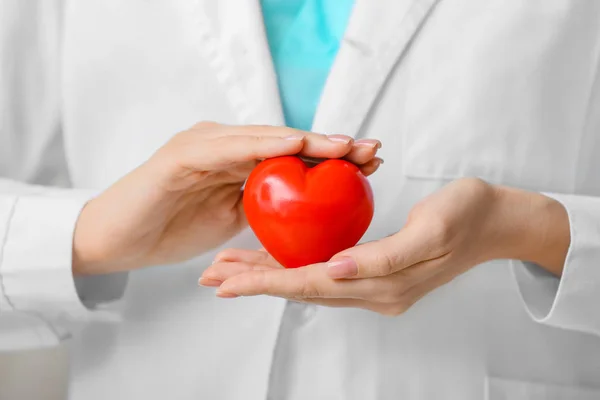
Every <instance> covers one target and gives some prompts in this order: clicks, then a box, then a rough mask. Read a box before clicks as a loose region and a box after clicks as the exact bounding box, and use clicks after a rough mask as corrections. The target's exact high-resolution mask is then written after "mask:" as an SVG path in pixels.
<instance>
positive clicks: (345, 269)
mask: <svg viewBox="0 0 600 400" xmlns="http://www.w3.org/2000/svg"><path fill="white" fill-rule="evenodd" d="M327 274H328V275H329V277H330V278H333V279H341V278H350V277H352V276H355V275H356V274H358V265H356V261H354V260H353V259H352V258H350V257H344V258H338V259H337V260H334V261H330V262H328V263H327Z"/></svg>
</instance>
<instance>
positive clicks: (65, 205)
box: [0, 179, 127, 349]
mask: <svg viewBox="0 0 600 400" xmlns="http://www.w3.org/2000/svg"><path fill="white" fill-rule="evenodd" d="M93 195H94V194H93V193H92V192H90V191H86V190H73V189H59V188H50V187H43V186H36V185H26V184H22V183H18V182H14V181H11V180H7V179H0V349H25V348H35V347H44V346H52V345H56V344H57V343H59V342H60V341H61V340H63V339H65V338H67V337H69V336H70V335H71V334H72V333H73V332H74V331H75V330H77V329H78V328H80V327H81V326H83V324H84V323H85V322H88V321H91V320H103V321H108V322H110V321H118V312H117V311H116V310H110V308H109V309H103V305H105V304H108V303H110V302H111V301H112V300H117V299H119V298H120V297H121V296H122V294H123V291H124V288H125V283H126V281H127V275H123V274H115V275H106V276H98V277H89V278H88V277H86V278H80V279H75V278H74V277H73V273H72V268H71V261H72V249H73V246H72V243H73V233H74V229H75V225H76V222H77V219H78V217H79V213H80V212H81V210H82V209H83V207H84V206H85V204H86V203H87V202H88V201H89V200H90V198H92V197H93Z"/></svg>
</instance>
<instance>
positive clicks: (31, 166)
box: [0, 0, 600, 400]
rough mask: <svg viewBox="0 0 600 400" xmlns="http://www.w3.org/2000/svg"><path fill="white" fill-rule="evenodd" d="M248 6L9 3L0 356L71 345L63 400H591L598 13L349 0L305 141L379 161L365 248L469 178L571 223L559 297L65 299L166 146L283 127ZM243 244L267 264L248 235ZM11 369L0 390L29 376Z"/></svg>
mask: <svg viewBox="0 0 600 400" xmlns="http://www.w3.org/2000/svg"><path fill="white" fill-rule="evenodd" d="M257 4H258V2H250V1H241V0H220V1H218V2H217V1H213V0H195V1H194V0H184V1H178V2H143V1H137V0H136V1H128V2H106V1H101V0H88V1H85V2H76V1H73V2H68V4H67V5H66V6H65V5H64V4H63V3H62V2H60V1H59V0H38V1H28V2H19V1H10V0H5V1H3V2H2V3H0V88H1V89H0V176H2V177H3V178H4V179H3V180H1V181H0V239H1V242H2V243H3V246H2V250H1V254H2V256H1V258H0V278H1V280H2V286H1V287H2V296H0V348H2V349H11V350H13V351H19V350H22V349H27V348H39V347H42V346H48V345H52V344H53V343H56V342H58V341H59V340H61V339H63V340H64V341H65V343H66V345H68V347H69V349H70V375H71V376H70V379H71V384H70V386H71V389H70V399H71V400H96V399H98V400H100V399H106V398H110V399H114V400H121V399H130V398H144V399H149V400H153V399H164V398H173V399H181V400H188V399H189V400H192V399H199V398H208V399H227V400H236V399H244V400H265V399H267V398H270V399H272V400H296V399H328V400H329V399H334V400H335V399H344V400H353V399H360V400H371V399H377V400H381V399H383V400H385V399H396V398H402V399H438V398H451V399H455V398H456V399H464V400H479V399H482V398H486V396H487V397H488V398H490V399H502V398H511V399H512V398H519V397H518V396H521V397H520V398H536V397H535V396H537V398H552V399H554V398H569V399H577V398H582V399H587V398H595V397H594V396H596V394H597V392H598V390H600V337H599V336H600V313H599V312H598V297H599V296H600V295H599V293H600V274H599V273H598V270H599V267H600V266H599V265H598V264H599V263H600V233H599V230H600V228H599V227H600V200H599V196H600V180H599V179H598V172H597V171H600V157H598V155H599V154H600V134H599V133H598V132H600V82H598V80H597V74H598V61H599V56H600V35H599V34H598V33H599V27H600V2H593V1H586V0H546V1H544V2H543V4H541V3H539V2H522V1H516V0H512V1H506V0H488V1H485V2H474V1H469V0H443V1H435V0H380V1H371V0H357V4H356V7H355V9H354V14H353V16H352V18H351V21H350V25H349V27H348V32H347V35H346V38H345V39H344V42H343V44H342V47H341V49H340V52H339V55H338V58H337V60H336V63H335V65H334V68H333V70H332V72H331V76H330V78H329V80H328V82H327V84H326V87H325V91H324V94H323V97H322V99H321V104H320V105H319V108H318V110H317V114H316V117H315V123H314V127H313V128H314V130H315V131H318V132H324V133H346V134H350V135H352V136H354V137H356V138H369V137H370V138H379V139H381V140H382V141H383V143H384V147H383V149H381V156H382V157H383V158H384V159H385V161H386V163H385V164H384V165H383V167H382V168H381V170H380V171H379V172H378V173H377V174H375V175H374V176H373V177H372V178H371V183H372V186H373V189H374V192H375V199H376V215H375V218H374V221H373V225H372V227H371V228H370V229H369V231H368V232H367V234H366V235H365V238H364V240H372V239H376V238H380V237H382V236H385V235H388V234H390V233H393V232H395V231H397V230H398V229H399V228H400V227H401V226H402V225H403V223H404V222H405V218H406V215H407V213H408V211H409V210H410V208H411V207H412V206H413V205H414V204H415V203H416V202H417V201H418V200H420V199H421V198H423V197H424V196H426V195H428V194H430V193H431V192H432V191H434V190H436V189H438V188H439V187H441V186H442V185H444V184H445V183H446V182H448V181H449V180H452V179H455V178H458V177H461V176H479V177H481V178H483V179H486V180H488V181H490V182H495V183H502V184H506V185H512V186H516V187H523V188H527V189H530V190H535V191H540V192H543V193H548V194H549V195H550V196H553V197H555V198H557V199H559V201H562V202H563V204H564V205H565V206H566V207H567V209H568V211H569V216H570V222H571V232H572V234H573V240H572V243H571V247H570V249H569V256H568V258H567V263H566V265H565V273H564V277H563V278H562V279H561V280H559V279H557V278H554V277H550V276H548V275H546V274H543V273H541V272H540V271H541V270H540V269H539V268H538V267H536V266H533V265H529V266H523V265H522V263H520V262H508V261H496V262H492V263H489V264H487V265H482V266H479V267H477V268H474V269H473V270H471V271H470V272H468V273H466V274H465V275H463V276H461V277H459V278H457V279H456V280H454V281H453V282H451V283H450V284H448V285H446V286H444V287H442V288H440V289H438V290H436V291H434V292H433V293H431V294H430V295H428V296H427V297H425V298H424V299H423V300H421V301H420V302H418V303H417V304H416V305H415V306H414V307H413V308H412V309H410V310H409V311H408V312H407V313H406V314H405V315H402V316H400V317H397V318H386V317H381V316H379V315H376V314H374V313H369V312H366V311H363V310H352V309H330V308H323V307H305V306H300V305H297V304H286V303H285V302H284V301H282V300H280V299H273V298H267V297H257V298H243V299H235V300H223V299H217V298H215V296H214V294H213V291H212V290H210V289H206V288H198V287H197V284H196V282H197V279H198V277H199V276H200V274H201V271H202V269H203V268H204V267H206V266H207V265H209V264H210V262H211V259H212V256H213V253H211V254H207V255H204V256H202V257H199V258H198V259H196V260H192V261H190V262H188V263H185V264H182V265H175V266H164V267H156V268H148V269H144V270H140V271H134V272H132V273H130V274H129V276H128V277H127V274H121V275H114V276H107V277H95V278H89V279H79V280H78V281H77V282H73V281H72V280H70V279H69V274H70V270H71V266H70V262H71V259H70V257H71V254H70V251H69V246H70V245H71V241H72V237H71V232H72V230H73V228H74V225H75V222H76V218H77V215H78V213H79V211H80V209H81V207H82V206H83V205H84V204H85V201H86V200H87V199H89V198H91V197H93V196H94V195H95V194H97V193H99V192H101V191H102V190H103V189H104V188H106V187H108V186H109V185H110V184H112V183H113V182H114V181H116V180H117V179H118V178H120V177H121V176H123V175H124V174H126V173H127V172H129V171H131V170H132V169H133V168H135V167H136V166H138V165H139V164H140V163H143V162H144V161H145V160H146V159H147V158H148V157H149V156H150V155H151V154H152V152H153V151H155V150H156V149H157V148H158V147H160V146H161V145H162V144H164V143H165V142H166V141H167V140H168V139H169V137H170V136H171V135H173V134H174V133H176V132H178V131H179V130H182V129H185V128H187V127H189V126H191V125H192V124H194V123H196V122H198V121H201V120H213V121H219V122H224V123H231V124H235V123H240V124H249V123H251V124H275V125H277V124H281V123H282V121H283V118H282V115H281V107H280V105H279V103H278V97H277V87H276V79H275V77H274V74H273V70H272V65H271V63H270V60H269V55H268V46H267V43H266V41H265V38H264V33H263V28H262V21H261V18H260V9H259V8H258V6H257ZM33 184H36V185H37V186H32V185H33ZM50 186H71V187H72V188H74V189H62V190H58V189H51V188H50ZM229 245H235V246H242V247H249V248H255V247H258V242H257V241H256V239H255V238H254V237H253V235H252V234H251V233H250V232H249V231H245V232H244V233H242V234H241V235H240V236H238V237H237V238H235V239H234V240H232V242H231V243H229V244H228V246H229ZM510 264H513V265H512V268H511V266H510ZM36 271H38V272H39V274H38V273H35V272H36ZM513 272H514V274H513ZM515 277H516V279H515ZM42 281H43V282H47V283H48V285H40V282H42ZM125 283H127V286H126V289H125ZM42 286H43V287H42ZM74 288H77V289H78V292H76V291H75V290H74ZM522 299H524V300H525V301H523V300H522ZM115 300H119V301H115ZM84 303H85V305H86V306H87V307H86V306H84V305H83V304H84ZM99 313H105V314H103V315H104V317H106V316H107V314H106V313H108V316H109V317H110V318H104V317H103V318H100V316H99ZM67 337H70V339H66V338H67ZM23 357H31V354H30V353H28V354H27V355H25V354H24V355H23ZM12 359H13V357H0V376H1V375H2V372H4V371H11V372H13V374H12V375H11V376H13V377H14V376H15V373H14V371H16V370H18V366H17V364H19V363H14V362H13V363H11V361H10V360H12ZM25 364H28V363H21V364H20V365H25ZM20 371H21V372H22V373H21V375H19V376H18V377H16V378H14V379H13V380H11V382H12V385H11V387H12V389H11V390H12V392H13V393H17V392H16V391H18V390H19V389H18V388H14V386H15V385H14V381H15V379H16V380H17V381H18V380H22V382H23V388H24V389H23V392H22V393H31V385H30V382H36V381H38V382H42V381H43V378H44V376H42V375H43V374H42V373H41V372H40V370H34V369H31V370H28V369H21V370H20ZM28 371H29V372H28ZM5 376H6V374H5ZM46 378H47V376H46ZM46 382H47V381H46ZM499 382H500V383H499ZM61 385H63V383H62V382H56V387H57V388H60V387H62V386H61ZM44 387H47V385H40V389H39V393H37V395H36V397H35V398H36V399H40V400H42V399H45V398H49V397H45V396H48V393H50V391H48V390H45V389H44ZM59 391H60V390H57V391H56V392H59ZM0 393H1V392H0ZM590 393H591V394H590ZM503 396H504V397H503ZM527 396H529V397H527ZM578 396H579V397H578ZM16 398H18V397H16Z"/></svg>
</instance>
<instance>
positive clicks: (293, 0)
mask: <svg viewBox="0 0 600 400" xmlns="http://www.w3.org/2000/svg"><path fill="white" fill-rule="evenodd" d="M261 5H262V12H263V19H264V23H265V28H266V33H267V39H268V41H269V47H270V49H271V55H272V58H273V64H274V67H275V71H276V73H277V80H278V85H279V93H280V97H281V103H282V107H283V113H284V116H285V121H286V124H287V126H289V127H292V128H296V129H302V130H307V131H308V130H310V129H311V127H312V123H313V119H314V115H315V112H316V109H317V106H318V104H319V100H320V98H321V93H322V91H323V87H324V85H325V81H326V80H327V77H328V75H329V70H330V69H331V66H332V64H333V61H334V59H335V57H336V55H337V52H338V49H339V46H340V42H341V40H342V38H343V37H344V32H345V30H346V25H347V23H348V20H349V18H350V14H351V12H352V7H353V5H354V0H261Z"/></svg>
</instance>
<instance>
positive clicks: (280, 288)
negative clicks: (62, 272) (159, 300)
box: [200, 178, 570, 315]
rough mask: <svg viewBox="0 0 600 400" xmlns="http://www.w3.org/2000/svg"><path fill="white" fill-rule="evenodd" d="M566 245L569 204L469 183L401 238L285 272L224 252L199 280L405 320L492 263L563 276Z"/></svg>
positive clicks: (410, 224)
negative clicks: (432, 295)
mask: <svg viewBox="0 0 600 400" xmlns="http://www.w3.org/2000/svg"><path fill="white" fill-rule="evenodd" d="M569 244H570V233H569V221H568V216H567V214H566V211H565V209H564V207H563V206H562V205H561V204H560V203H558V202H556V201H555V200H553V199H550V198H548V197H545V196H543V195H540V194H537V193H531V192H525V191H521V190H517V189H511V188H506V187H499V186H493V185H490V184H488V183H486V182H483V181H481V180H479V179H472V178H464V179H459V180H457V181H455V182H452V183H451V184H449V185H447V186H446V187H444V188H443V189H442V190H440V191H438V192H436V193H434V194H433V195H431V196H429V197H427V198H425V199H424V200H422V201H421V202H420V203H418V204H417V205H416V206H415V207H414V208H413V210H412V211H411V212H410V214H409V216H408V219H407V223H406V225H405V227H404V228H403V229H401V230H400V231H399V232H398V233H396V234H394V235H391V236H389V237H386V238H384V239H381V240H378V241H374V242H369V243H365V244H362V245H359V246H356V247H354V248H351V249H348V250H345V251H343V252H341V253H339V254H337V255H335V256H334V257H333V258H332V259H331V260H330V261H329V262H327V263H319V264H313V265H309V266H306V267H302V268H297V269H283V268H281V267H280V266H279V265H278V263H277V262H276V261H275V260H273V258H271V257H270V256H269V255H268V254H267V253H266V252H264V251H249V250H237V249H229V250H225V251H223V252H221V253H220V254H219V255H218V256H217V257H216V260H215V263H214V264H213V265H212V266H211V267H209V268H208V269H207V270H206V271H205V272H204V274H203V275H202V278H201V279H200V284H202V285H205V286H215V287H217V286H218V287H219V289H218V292H217V295H219V296H220V297H225V298H233V297H238V296H255V295H271V296H277V297H283V298H286V299H290V300H294V301H300V302H306V303H313V304H319V305H325V306H332V307H355V308H364V309H368V310H372V311H375V312H378V313H380V314H384V315H399V314H401V313H403V312H404V311H406V310H407V309H408V308H409V307H410V306H412V305H413V304H414V303H415V302H416V301H418V300H419V299H420V298H422V297H423V296H424V295H426V294H427V293H429V292H431V291H432V290H434V289H436V288H437V287H439V286H441V285H443V284H445V283H447V282H449V281H451V280H452V279H454V278H455V277H456V276H458V275H460V274H461V273H464V272H465V271H467V270H469V269H470V268H472V267H474V266H476V265H478V264H481V263H483V262H486V261H490V260H494V259H509V258H512V259H520V260H525V261H531V262H535V263H538V264H539V265H540V266H542V267H544V268H546V269H548V270H550V271H551V272H553V273H555V274H557V275H560V273H561V270H562V265H563V263H564V260H565V257H566V253H567V250H568V247H569Z"/></svg>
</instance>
